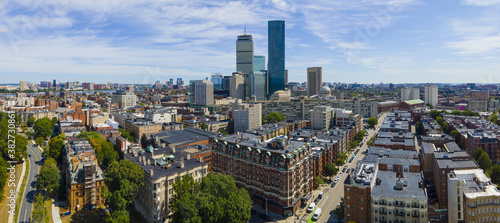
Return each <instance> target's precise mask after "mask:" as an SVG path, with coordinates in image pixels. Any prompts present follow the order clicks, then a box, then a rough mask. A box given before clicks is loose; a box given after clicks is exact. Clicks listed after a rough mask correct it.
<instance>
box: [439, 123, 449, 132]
mask: <svg viewBox="0 0 500 223" xmlns="http://www.w3.org/2000/svg"><path fill="white" fill-rule="evenodd" d="M441 130H443V132H444V133H449V132H450V126H449V125H448V123H447V122H442V123H441Z"/></svg>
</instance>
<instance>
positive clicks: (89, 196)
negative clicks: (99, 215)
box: [83, 162, 99, 207]
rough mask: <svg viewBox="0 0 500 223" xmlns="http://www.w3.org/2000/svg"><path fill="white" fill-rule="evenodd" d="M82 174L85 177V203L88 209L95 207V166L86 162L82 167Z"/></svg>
mask: <svg viewBox="0 0 500 223" xmlns="http://www.w3.org/2000/svg"><path fill="white" fill-rule="evenodd" d="M83 172H84V175H85V202H86V204H87V205H89V206H90V207H95V206H96V181H95V173H96V166H95V164H92V163H91V162H86V163H85V164H84V165H83ZM97 205H99V204H97Z"/></svg>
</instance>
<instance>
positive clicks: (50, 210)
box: [45, 198, 53, 223]
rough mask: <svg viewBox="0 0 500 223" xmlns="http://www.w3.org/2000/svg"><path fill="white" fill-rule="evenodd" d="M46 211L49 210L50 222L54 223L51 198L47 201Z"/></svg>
mask: <svg viewBox="0 0 500 223" xmlns="http://www.w3.org/2000/svg"><path fill="white" fill-rule="evenodd" d="M45 210H47V218H48V222H49V223H52V222H53V221H52V199H51V198H49V199H47V200H46V201H45Z"/></svg>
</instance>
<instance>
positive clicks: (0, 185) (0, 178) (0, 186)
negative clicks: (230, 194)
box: [0, 156, 7, 201]
mask: <svg viewBox="0 0 500 223" xmlns="http://www.w3.org/2000/svg"><path fill="white" fill-rule="evenodd" d="M6 183H7V162H6V161H5V160H4V159H3V158H2V156H0V201H2V200H3V198H4V196H3V192H4V189H5V186H6V185H7V184H6Z"/></svg>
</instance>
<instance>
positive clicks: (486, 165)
mask: <svg viewBox="0 0 500 223" xmlns="http://www.w3.org/2000/svg"><path fill="white" fill-rule="evenodd" d="M477 164H479V167H481V169H483V170H484V171H487V170H489V169H490V168H491V159H490V156H488V154H487V153H483V154H481V156H479V158H478V159H477Z"/></svg>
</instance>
